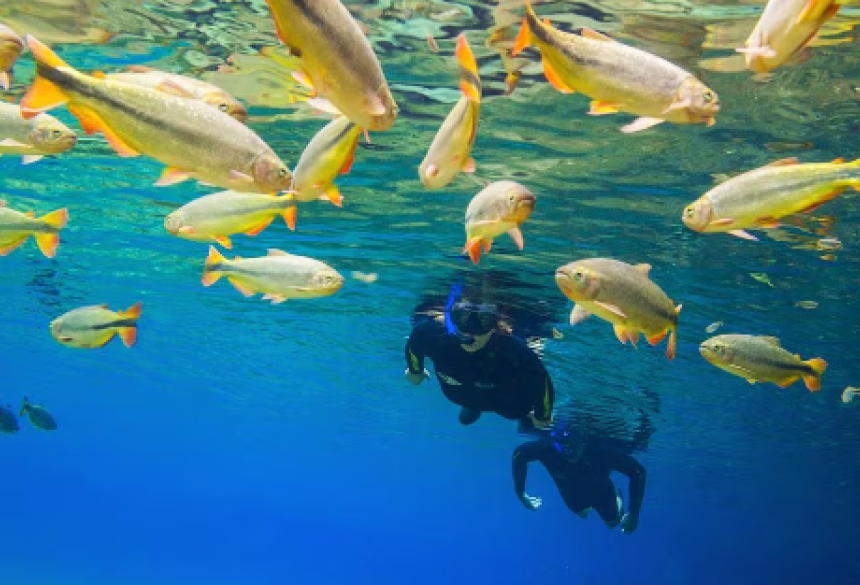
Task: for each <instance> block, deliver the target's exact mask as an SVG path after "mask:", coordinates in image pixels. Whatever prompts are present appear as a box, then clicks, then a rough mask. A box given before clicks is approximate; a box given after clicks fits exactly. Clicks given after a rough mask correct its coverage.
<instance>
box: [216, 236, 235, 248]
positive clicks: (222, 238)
mask: <svg viewBox="0 0 860 585" xmlns="http://www.w3.org/2000/svg"><path fill="white" fill-rule="evenodd" d="M212 239H213V240H215V241H216V242H218V243H219V244H221V245H222V246H224V247H225V248H227V249H228V250H232V249H233V242H231V241H230V238H228V237H227V236H212Z"/></svg>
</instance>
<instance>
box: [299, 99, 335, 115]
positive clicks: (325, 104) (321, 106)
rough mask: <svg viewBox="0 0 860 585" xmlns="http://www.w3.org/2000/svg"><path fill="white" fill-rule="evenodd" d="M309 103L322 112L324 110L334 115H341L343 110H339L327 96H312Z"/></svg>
mask: <svg viewBox="0 0 860 585" xmlns="http://www.w3.org/2000/svg"><path fill="white" fill-rule="evenodd" d="M307 104H308V105H309V106H310V107H312V108H314V109H315V110H319V111H320V112H324V113H326V114H332V115H334V116H341V115H343V114H341V111H340V110H338V109H337V108H336V107H335V106H334V104H332V103H331V102H330V101H328V100H327V99H325V98H321V97H315V98H311V99H309V100H308V101H307Z"/></svg>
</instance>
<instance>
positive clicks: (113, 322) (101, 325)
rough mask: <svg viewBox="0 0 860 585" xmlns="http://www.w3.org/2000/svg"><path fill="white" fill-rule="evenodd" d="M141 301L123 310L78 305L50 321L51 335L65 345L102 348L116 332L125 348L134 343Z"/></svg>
mask: <svg viewBox="0 0 860 585" xmlns="http://www.w3.org/2000/svg"><path fill="white" fill-rule="evenodd" d="M141 306H142V305H141V303H137V304H136V305H134V306H132V307H130V308H129V309H127V310H125V311H111V310H110V309H109V308H108V306H107V305H93V306H90V307H80V308H79V309H74V310H72V311H69V312H68V313H66V314H64V315H61V316H60V317H57V318H56V319H54V320H53V321H51V335H52V336H53V337H54V339H56V340H57V341H59V342H60V343H62V344H63V345H65V346H66V347H76V348H79V349H94V348H97V347H104V346H105V345H107V343H108V342H109V341H110V340H111V339H113V338H114V337H115V336H117V335H119V338H120V339H122V342H123V344H125V346H126V347H132V346H133V345H134V344H135V343H137V322H138V320H139V319H140V314H141Z"/></svg>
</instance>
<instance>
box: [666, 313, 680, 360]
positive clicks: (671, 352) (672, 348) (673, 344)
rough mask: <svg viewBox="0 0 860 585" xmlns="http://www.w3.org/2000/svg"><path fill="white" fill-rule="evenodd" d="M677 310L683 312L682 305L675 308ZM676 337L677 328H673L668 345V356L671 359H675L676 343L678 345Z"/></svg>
mask: <svg viewBox="0 0 860 585" xmlns="http://www.w3.org/2000/svg"><path fill="white" fill-rule="evenodd" d="M675 311H676V312H678V313H680V312H681V305H678V308H677V309H675ZM676 337H677V335H676V330H675V329H672V333H670V334H669V345H667V346H666V357H667V358H669V359H670V360H673V359H675V349H676V345H677V340H676Z"/></svg>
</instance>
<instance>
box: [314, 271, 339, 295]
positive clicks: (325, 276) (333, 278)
mask: <svg viewBox="0 0 860 585" xmlns="http://www.w3.org/2000/svg"><path fill="white" fill-rule="evenodd" d="M312 282H313V287H314V288H315V289H317V290H319V291H320V292H325V293H328V294H333V293H336V292H337V291H339V290H340V289H341V287H342V286H343V282H344V278H343V276H341V274H340V273H339V272H337V271H335V270H322V271H320V272H318V273H317V274H315V275H314V277H313V279H312Z"/></svg>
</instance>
